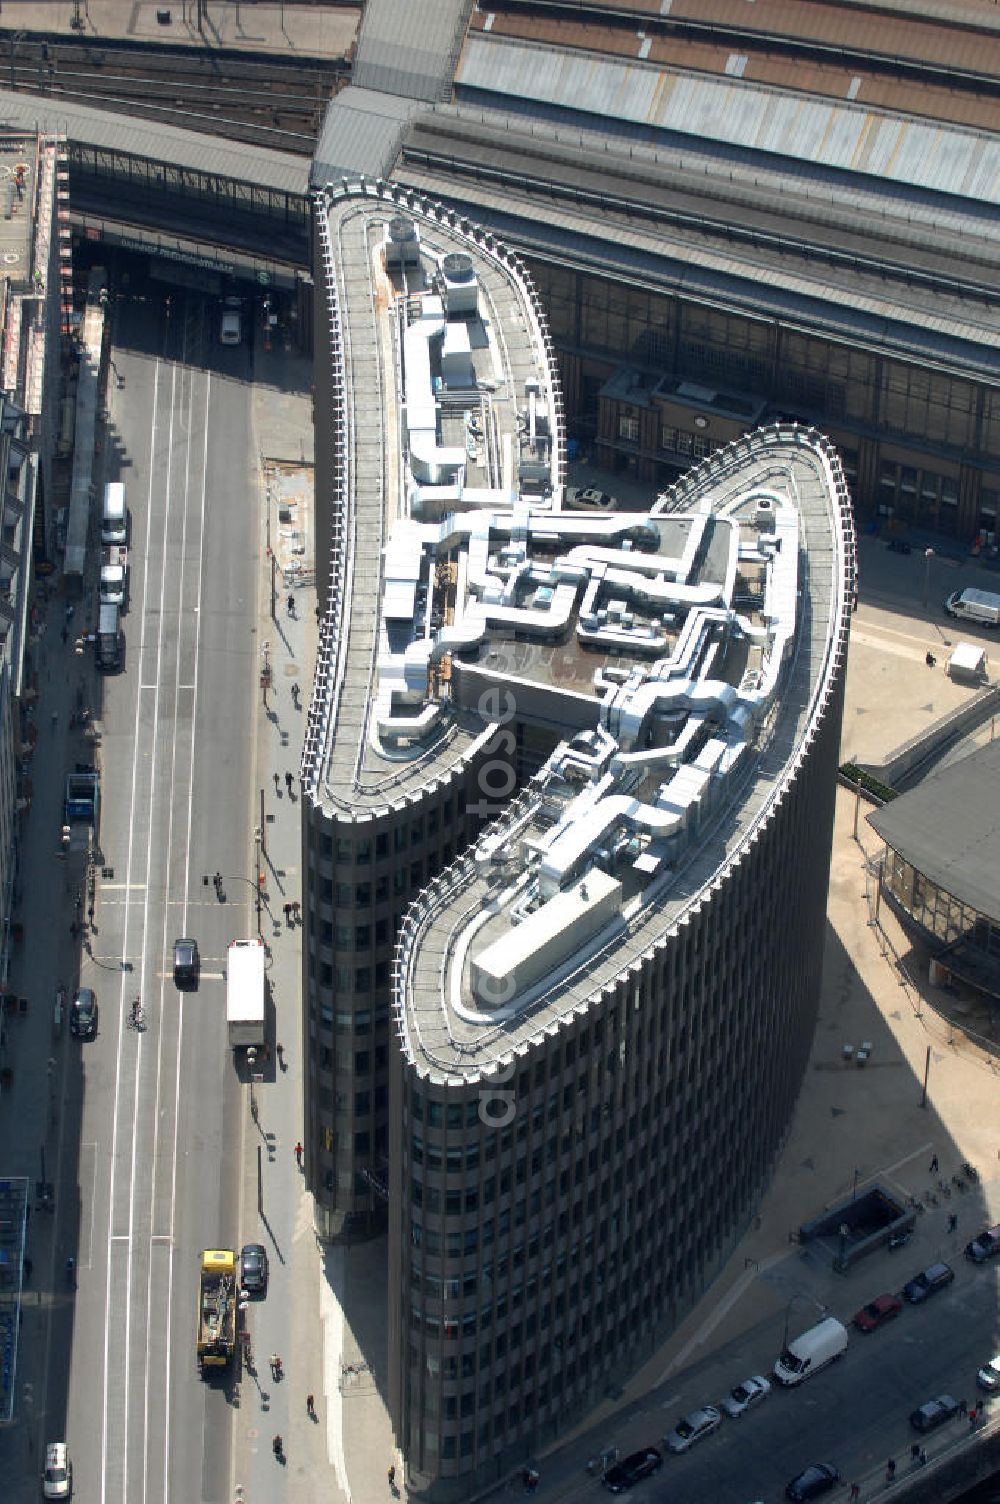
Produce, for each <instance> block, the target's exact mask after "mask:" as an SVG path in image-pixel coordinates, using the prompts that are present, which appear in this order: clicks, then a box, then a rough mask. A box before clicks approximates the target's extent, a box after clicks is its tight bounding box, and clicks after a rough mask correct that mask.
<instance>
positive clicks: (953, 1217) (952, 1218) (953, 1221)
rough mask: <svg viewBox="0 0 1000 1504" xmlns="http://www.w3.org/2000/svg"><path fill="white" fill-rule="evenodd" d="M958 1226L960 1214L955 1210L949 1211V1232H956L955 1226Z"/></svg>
mask: <svg viewBox="0 0 1000 1504" xmlns="http://www.w3.org/2000/svg"><path fill="white" fill-rule="evenodd" d="M957 1226H958V1215H957V1213H955V1212H951V1213H949V1216H948V1231H949V1232H954V1231H955V1228H956V1227H957Z"/></svg>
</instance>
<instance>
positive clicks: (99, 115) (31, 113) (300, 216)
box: [0, 90, 309, 265]
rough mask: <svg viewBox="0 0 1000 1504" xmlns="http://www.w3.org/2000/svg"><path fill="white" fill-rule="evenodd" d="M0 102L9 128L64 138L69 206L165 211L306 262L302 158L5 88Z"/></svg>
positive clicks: (212, 232)
mask: <svg viewBox="0 0 1000 1504" xmlns="http://www.w3.org/2000/svg"><path fill="white" fill-rule="evenodd" d="M0 111H2V113H3V118H4V120H5V121H6V122H7V124H8V126H9V127H10V128H13V129H15V130H16V129H18V128H23V129H24V130H25V131H27V132H31V133H32V134H34V132H35V130H36V129H41V130H43V131H46V130H50V131H52V132H53V133H57V134H61V135H63V136H64V137H65V139H66V142H67V148H66V149H67V157H68V164H69V171H70V187H71V206H72V209H73V211H74V212H76V211H78V210H90V211H91V212H95V211H96V212H103V213H104V214H105V215H107V214H108V213H109V212H111V211H113V213H114V214H115V215H116V216H117V217H119V218H121V219H123V220H125V221H126V222H135V221H136V220H138V221H139V222H140V223H142V222H143V221H144V220H145V219H149V220H150V221H151V222H152V223H155V224H157V225H159V226H163V225H164V223H165V220H166V219H167V218H168V217H169V215H170V213H171V212H173V214H174V216H175V217H176V219H177V221H178V223H179V224H183V225H184V227H185V228H186V229H187V231H188V232H189V233H190V232H191V230H192V229H197V231H198V233H199V234H202V235H204V236H206V237H208V238H210V239H211V238H213V236H214V238H215V239H216V240H218V241H219V242H220V243H222V244H224V245H226V246H229V247H232V246H234V245H241V244H242V245H245V246H253V245H260V246H261V247H262V248H264V247H267V248H269V249H270V250H271V252H272V253H273V254H276V255H279V256H280V255H284V256H286V257H287V258H288V259H294V260H296V261H298V262H299V263H301V264H303V265H304V264H306V262H307V261H308V224H309V204H308V198H307V195H308V190H309V160H308V158H306V157H299V156H293V155H292V154H291V153H287V152H277V151H268V150H266V149H264V148H262V147H260V146H254V145H251V144H249V143H243V142H239V141H224V140H221V139H219V138H215V137H210V136H205V135H201V134H199V133H198V132H197V131H192V130H184V129H182V128H180V127H178V126H172V125H166V124H163V123H159V122H153V121H144V120H133V119H126V118H125V117H124V116H121V115H115V114H112V113H110V112H109V111H107V110H100V109H93V108H91V107H89V106H86V105H71V104H67V103H66V102H64V101H62V100H60V101H58V102H56V101H54V100H42V99H38V98H35V97H33V96H31V95H28V94H20V93H16V92H11V91H10V90H0ZM171 205H172V206H173V209H172V211H171Z"/></svg>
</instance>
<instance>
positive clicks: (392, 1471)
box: [389, 1462, 396, 1488]
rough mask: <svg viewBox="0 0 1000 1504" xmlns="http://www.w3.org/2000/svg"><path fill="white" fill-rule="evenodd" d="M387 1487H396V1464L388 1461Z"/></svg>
mask: <svg viewBox="0 0 1000 1504" xmlns="http://www.w3.org/2000/svg"><path fill="white" fill-rule="evenodd" d="M389 1487H390V1488H395V1487H396V1464H395V1463H394V1462H390V1463H389Z"/></svg>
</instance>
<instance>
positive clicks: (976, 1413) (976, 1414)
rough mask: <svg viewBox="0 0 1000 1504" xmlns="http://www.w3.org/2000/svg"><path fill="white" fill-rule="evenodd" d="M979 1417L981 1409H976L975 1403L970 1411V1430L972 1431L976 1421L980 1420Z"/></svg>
mask: <svg viewBox="0 0 1000 1504" xmlns="http://www.w3.org/2000/svg"><path fill="white" fill-rule="evenodd" d="M978 1418H979V1411H978V1410H977V1409H976V1407H975V1405H973V1407H972V1409H971V1410H970V1411H969V1430H970V1431H971V1430H972V1429H973V1427H974V1426H975V1424H976V1421H977V1420H978Z"/></svg>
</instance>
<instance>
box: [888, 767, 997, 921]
mask: <svg viewBox="0 0 1000 1504" xmlns="http://www.w3.org/2000/svg"><path fill="white" fill-rule="evenodd" d="M998 781H1000V741H995V742H988V743H987V745H986V746H985V747H980V748H979V749H978V751H976V752H970V753H969V756H968V757H963V758H962V759H961V760H960V761H959V762H956V763H952V764H951V765H950V766H949V767H947V768H943V769H942V770H941V772H939V773H934V774H932V775H931V777H930V778H925V779H924V781H923V783H921V785H920V787H919V788H916V789H912V790H911V791H910V793H908V794H901V795H900V797H899V798H898V799H893V800H892V802H891V803H889V804H886V805H884V806H883V808H882V809H879V810H876V811H875V813H874V814H873V815H869V816H868V822H869V824H870V825H872V826H874V828H875V830H876V831H877V832H878V834H879V835H880V836H881V837H882V839H883V841H885V842H886V844H887V845H888V846H891V848H892V849H893V851H898V852H899V854H900V856H901V857H903V859H904V860H905V861H907V862H909V863H910V865H911V866H912V867H915V868H916V869H917V871H918V872H922V873H923V874H924V876H925V877H926V878H928V879H929V880H930V881H931V882H932V883H935V884H936V885H937V886H938V887H940V888H944V890H945V892H946V893H951V894H952V895H953V896H954V897H955V898H959V899H961V901H962V902H963V903H966V904H968V905H969V907H970V908H973V909H975V910H976V912H977V913H979V914H988V915H989V917H990V918H991V919H995V920H1000V804H998V803H997V797H996V793H997V786H998Z"/></svg>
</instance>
